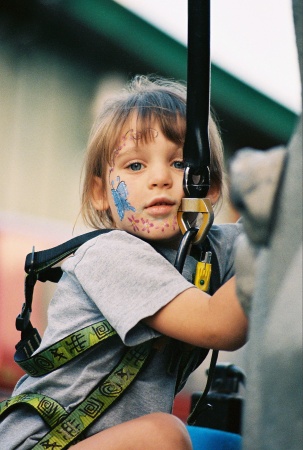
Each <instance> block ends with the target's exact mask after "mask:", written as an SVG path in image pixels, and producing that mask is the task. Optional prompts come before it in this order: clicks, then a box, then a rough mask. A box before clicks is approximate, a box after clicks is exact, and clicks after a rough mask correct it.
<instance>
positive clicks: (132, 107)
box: [81, 75, 224, 228]
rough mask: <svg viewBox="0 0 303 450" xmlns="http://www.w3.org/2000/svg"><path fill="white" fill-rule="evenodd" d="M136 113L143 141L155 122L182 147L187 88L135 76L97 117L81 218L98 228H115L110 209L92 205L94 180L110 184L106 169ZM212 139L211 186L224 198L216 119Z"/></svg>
mask: <svg viewBox="0 0 303 450" xmlns="http://www.w3.org/2000/svg"><path fill="white" fill-rule="evenodd" d="M133 113H135V114H136V116H137V117H136V120H137V126H138V128H137V129H138V130H140V132H141V138H142V139H144V140H146V141H147V140H149V139H151V138H152V137H151V136H150V133H149V132H148V130H150V124H151V122H152V121H156V122H157V123H158V124H159V126H160V129H161V132H162V133H163V134H164V136H165V137H166V138H167V139H169V140H170V141H172V142H174V143H176V144H179V145H183V144H184V138H185V131H186V87H185V85H184V84H182V83H179V82H176V81H171V80H167V79H163V78H155V77H147V76H139V75H138V76H136V77H134V78H133V79H132V80H131V81H130V82H129V84H128V85H127V86H126V88H125V89H124V90H123V91H122V92H121V93H120V94H119V95H118V96H116V97H112V98H111V99H110V100H109V101H107V102H106V103H105V105H104V106H103V108H102V111H101V112H100V114H99V115H98V117H97V119H96V121H95V123H94V125H93V128H92V131H91V134H90V138H89V142H88V146H87V151H86V157H85V171H84V182H83V189H82V204H81V214H82V217H83V219H84V221H85V222H86V223H87V224H88V225H90V226H92V227H93V228H100V227H102V226H104V227H112V226H113V221H112V216H111V211H110V210H106V211H97V210H96V209H95V208H94V207H93V204H92V201H91V199H92V189H93V185H94V177H95V176H98V177H100V178H101V180H102V182H103V185H104V186H105V183H106V167H107V166H108V164H111V162H112V157H113V153H114V150H115V149H116V148H117V146H118V143H119V141H120V139H121V130H122V128H123V126H124V124H125V122H126V121H127V120H128V119H129V117H130V115H132V114H133ZM209 140H210V149H211V161H210V184H211V187H215V188H216V189H218V191H219V192H220V197H222V195H223V175H224V158H223V150H222V141H221V138H220V133H219V130H218V127H217V125H216V123H215V120H214V118H213V117H212V116H211V117H210V122H209Z"/></svg>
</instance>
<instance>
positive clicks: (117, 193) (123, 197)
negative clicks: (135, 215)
mask: <svg viewBox="0 0 303 450" xmlns="http://www.w3.org/2000/svg"><path fill="white" fill-rule="evenodd" d="M116 181H117V187H116V189H115V188H114V181H112V182H111V186H112V188H111V193H112V196H113V199H114V202H115V206H116V208H117V211H118V215H119V218H120V220H123V218H124V214H125V211H133V212H135V211H136V209H135V208H134V207H133V206H132V205H130V203H129V202H128V200H127V196H128V191H127V187H126V184H125V182H124V181H120V177H119V176H118V177H117V178H116Z"/></svg>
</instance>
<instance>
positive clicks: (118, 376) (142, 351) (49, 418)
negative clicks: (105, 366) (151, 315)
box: [0, 341, 153, 450]
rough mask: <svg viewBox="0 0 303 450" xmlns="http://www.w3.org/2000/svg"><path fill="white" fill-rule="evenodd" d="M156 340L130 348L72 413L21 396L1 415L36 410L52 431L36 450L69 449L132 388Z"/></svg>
mask: <svg viewBox="0 0 303 450" xmlns="http://www.w3.org/2000/svg"><path fill="white" fill-rule="evenodd" d="M152 347H153V341H148V342H144V343H143V344H140V345H137V346H136V347H132V348H130V349H129V350H128V351H127V353H126V354H125V355H124V357H123V358H122V360H121V361H120V362H119V364H118V365H117V366H116V367H115V368H114V369H113V371H112V372H111V373H110V374H109V375H108V376H107V377H106V378H105V379H103V380H101V381H100V382H99V383H98V385H97V386H96V388H95V389H94V390H93V391H92V392H91V393H90V394H89V395H88V397H86V399H85V400H83V402H81V403H80V404H79V405H78V406H77V407H76V408H75V409H74V410H73V411H72V412H71V413H69V414H68V413H67V412H66V411H65V409H64V408H63V407H62V406H61V405H60V404H59V403H58V402H56V401H55V400H53V399H51V398H50V397H47V396H45V395H39V394H21V395H18V396H16V397H13V398H11V399H9V400H7V401H4V402H2V403H0V415H1V414H3V413H5V412H8V410H9V409H12V408H13V407H15V406H16V405H17V404H20V403H23V404H28V405H29V406H31V407H33V408H34V409H35V410H36V411H37V413H38V414H39V415H40V416H41V417H42V419H43V420H45V422H46V423H47V424H48V425H49V426H50V428H51V430H50V431H49V432H48V433H47V434H46V435H45V436H44V437H43V438H42V439H41V440H40V441H39V442H38V443H37V444H36V445H35V446H34V447H33V450H43V449H46V448H48V449H66V448H68V446H69V445H70V444H71V443H72V442H74V441H75V440H76V439H78V438H79V437H80V435H81V434H82V433H83V432H84V431H85V430H86V428H87V427H89V426H90V425H91V424H92V423H93V422H94V421H95V420H97V419H98V418H99V417H100V415H101V414H102V413H104V411H105V410H106V409H107V408H108V407H109V406H111V405H112V404H113V403H114V401H115V400H117V399H118V398H119V397H120V395H121V394H123V392H125V390H126V389H127V388H128V387H129V386H130V384H131V383H132V382H133V381H134V380H135V378H136V377H137V375H138V374H139V372H140V370H141V369H142V367H143V366H144V365H145V363H146V361H147V359H148V356H150V355H151V350H152Z"/></svg>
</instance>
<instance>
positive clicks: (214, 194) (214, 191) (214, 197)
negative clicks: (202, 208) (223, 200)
mask: <svg viewBox="0 0 303 450" xmlns="http://www.w3.org/2000/svg"><path fill="white" fill-rule="evenodd" d="M206 197H207V198H209V199H210V201H211V204H212V205H215V204H216V203H217V201H218V200H219V197H220V190H219V189H218V188H217V187H216V186H213V187H211V188H210V189H209V191H208V193H207V196H206Z"/></svg>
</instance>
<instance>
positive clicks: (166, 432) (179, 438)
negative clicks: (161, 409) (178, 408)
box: [142, 413, 192, 450]
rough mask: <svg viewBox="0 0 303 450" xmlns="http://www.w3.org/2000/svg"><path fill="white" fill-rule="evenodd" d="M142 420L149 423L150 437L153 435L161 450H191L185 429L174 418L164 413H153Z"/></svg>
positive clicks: (180, 422)
mask: <svg viewBox="0 0 303 450" xmlns="http://www.w3.org/2000/svg"><path fill="white" fill-rule="evenodd" d="M144 418H145V419H146V420H147V421H148V423H149V427H150V430H149V431H150V432H151V434H150V436H152V433H154V436H155V437H156V440H157V441H158V443H159V445H160V447H159V448H161V450H171V449H174V450H192V445H191V440H190V437H189V434H188V432H187V430H186V427H185V425H184V423H183V422H182V421H181V420H180V419H178V418H177V417H176V416H173V415H172V414H166V413H153V414H150V415H149V416H145V417H144ZM142 419H143V417H142Z"/></svg>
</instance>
